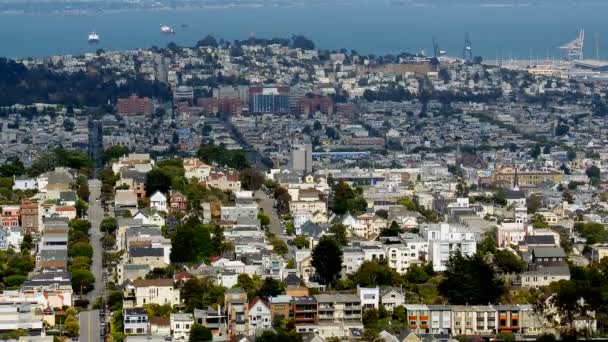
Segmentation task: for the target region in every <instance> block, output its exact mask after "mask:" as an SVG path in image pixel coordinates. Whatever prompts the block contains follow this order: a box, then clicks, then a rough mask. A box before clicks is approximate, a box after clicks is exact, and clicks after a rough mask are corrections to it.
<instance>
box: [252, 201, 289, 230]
mask: <svg viewBox="0 0 608 342" xmlns="http://www.w3.org/2000/svg"><path fill="white" fill-rule="evenodd" d="M255 197H256V198H257V199H259V200H260V201H259V205H260V207H261V208H262V209H263V210H264V213H265V214H266V215H268V217H270V232H271V233H274V234H275V235H276V236H277V237H280V236H281V235H283V229H282V228H281V220H280V219H279V215H278V214H277V210H276V209H275V208H274V207H273V206H274V199H273V198H271V197H269V196H268V195H266V193H264V192H263V191H256V192H255Z"/></svg>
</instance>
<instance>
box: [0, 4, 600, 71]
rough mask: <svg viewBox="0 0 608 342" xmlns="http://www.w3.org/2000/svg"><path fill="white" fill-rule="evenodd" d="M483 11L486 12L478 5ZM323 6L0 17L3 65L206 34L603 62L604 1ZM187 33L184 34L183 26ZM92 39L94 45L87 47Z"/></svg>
mask: <svg viewBox="0 0 608 342" xmlns="http://www.w3.org/2000/svg"><path fill="white" fill-rule="evenodd" d="M479 3H483V4H484V5H479ZM479 3H478V4H473V5H453V4H449V1H448V2H444V3H443V4H442V5H435V6H433V5H423V4H419V5H415V4H395V3H391V2H384V1H381V0H379V1H369V2H366V3H363V4H361V3H360V4H352V5H344V4H340V5H337V4H331V0H328V4H325V5H310V6H298V7H270V6H269V7H256V8H225V9H200V10H190V11H186V10H170V11H156V12H117V13H99V14H78V15H76V14H0V56H5V57H11V58H17V57H41V56H49V55H54V54H80V53H84V52H92V51H95V50H96V49H97V48H103V49H106V50H129V49H136V48H145V47H150V46H152V45H156V46H165V45H166V44H167V43H169V42H171V41H174V42H176V43H178V44H180V45H186V46H191V45H194V44H195V43H196V41H197V40H198V39H200V38H202V37H203V36H205V35H207V34H211V35H214V36H215V37H217V38H218V39H219V38H224V39H225V40H230V41H232V40H234V39H241V40H242V39H247V37H249V35H250V34H251V33H254V34H255V36H256V37H264V38H270V37H289V36H291V35H292V34H303V35H305V36H307V37H309V38H311V39H312V40H313V41H315V43H316V44H317V47H319V48H324V49H330V50H334V49H335V50H339V49H340V48H346V49H348V50H351V49H354V50H357V51H358V52H360V53H373V54H384V53H397V52H402V51H407V52H420V51H421V50H424V51H426V53H427V54H431V53H432V37H436V39H437V41H438V42H439V45H440V48H441V49H442V50H446V51H447V53H448V54H449V55H451V56H460V55H461V54H462V49H463V45H464V37H465V32H469V34H470V38H471V41H472V48H473V54H474V55H480V56H483V57H484V58H486V59H495V58H502V59H505V58H522V59H528V58H533V59H544V58H560V56H561V52H560V51H559V49H557V47H558V46H560V45H561V44H564V43H566V42H568V41H570V40H573V39H574V38H576V36H577V34H578V31H579V30H580V29H585V32H586V39H585V52H586V54H587V56H589V57H593V58H594V57H595V54H596V44H595V43H596V34H597V35H599V42H600V44H599V48H600V57H601V58H608V25H606V21H605V17H606V13H608V1H606V2H605V3H595V4H588V5H577V2H575V1H572V2H570V1H567V2H561V3H559V4H555V5H542V4H537V3H536V0H530V3H521V2H519V3H517V4H505V3H504V2H502V3H501V4H500V5H488V2H487V1H484V2H479ZM161 24H168V25H171V26H172V27H173V28H174V29H175V30H176V34H175V35H174V36H164V35H162V34H160V25H161ZM182 25H187V26H188V27H182ZM91 31H96V32H97V33H98V34H99V35H100V37H101V43H100V44H98V45H97V46H90V45H89V44H87V35H88V33H89V32H91Z"/></svg>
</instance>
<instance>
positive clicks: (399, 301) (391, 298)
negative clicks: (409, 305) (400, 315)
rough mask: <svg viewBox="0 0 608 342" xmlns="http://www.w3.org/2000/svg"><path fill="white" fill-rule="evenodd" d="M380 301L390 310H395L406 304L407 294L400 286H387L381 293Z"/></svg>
mask: <svg viewBox="0 0 608 342" xmlns="http://www.w3.org/2000/svg"><path fill="white" fill-rule="evenodd" d="M380 303H382V305H383V306H384V308H385V309H386V310H388V312H393V310H395V308H396V307H398V306H400V305H404V304H405V296H404V295H403V291H402V289H400V288H394V287H387V288H385V289H383V290H382V293H381V294H380Z"/></svg>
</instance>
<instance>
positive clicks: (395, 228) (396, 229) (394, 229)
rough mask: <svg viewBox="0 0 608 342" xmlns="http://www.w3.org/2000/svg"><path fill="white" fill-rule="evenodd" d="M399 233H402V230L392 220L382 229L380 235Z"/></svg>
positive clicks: (396, 234) (395, 234)
mask: <svg viewBox="0 0 608 342" xmlns="http://www.w3.org/2000/svg"><path fill="white" fill-rule="evenodd" d="M401 233H403V230H401V227H400V226H399V224H397V222H395V221H393V222H391V225H390V226H389V227H388V228H385V229H382V231H381V232H380V236H399V234H401Z"/></svg>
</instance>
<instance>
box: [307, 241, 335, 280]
mask: <svg viewBox="0 0 608 342" xmlns="http://www.w3.org/2000/svg"><path fill="white" fill-rule="evenodd" d="M311 264H312V266H313V267H314V268H315V270H316V272H317V274H318V275H319V278H321V282H322V283H323V284H331V283H333V282H334V280H335V279H337V278H338V276H339V275H340V271H341V270H342V249H341V248H340V245H339V244H338V242H336V240H335V239H333V238H331V237H327V236H324V237H322V238H321V240H320V241H319V243H318V244H317V245H316V246H315V248H314V249H313V250H312V262H311Z"/></svg>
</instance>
